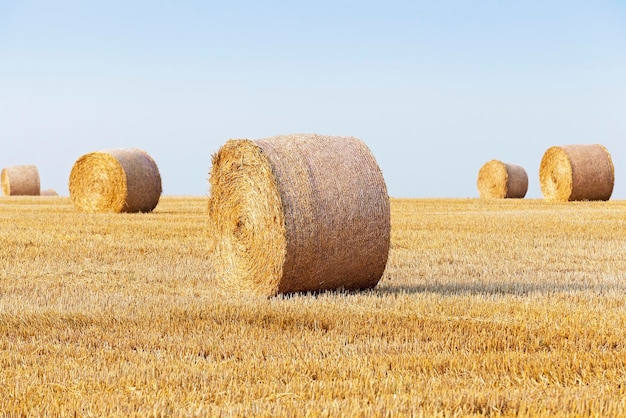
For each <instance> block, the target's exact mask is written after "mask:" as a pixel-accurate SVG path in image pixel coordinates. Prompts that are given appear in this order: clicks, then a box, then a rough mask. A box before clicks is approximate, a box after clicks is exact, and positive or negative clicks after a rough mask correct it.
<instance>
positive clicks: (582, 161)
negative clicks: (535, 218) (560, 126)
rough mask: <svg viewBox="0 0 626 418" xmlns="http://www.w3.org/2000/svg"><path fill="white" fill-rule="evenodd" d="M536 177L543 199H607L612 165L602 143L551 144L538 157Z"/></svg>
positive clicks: (612, 178) (612, 170) (609, 196)
mask: <svg viewBox="0 0 626 418" xmlns="http://www.w3.org/2000/svg"><path fill="white" fill-rule="evenodd" d="M539 181H540V183H541V192H542V193H543V196H544V198H545V199H546V200H551V201H560V202H567V201H575V200H609V199H610V198H611V194H612V193H613V185H614V183H615V169H614V167H613V161H612V159H611V155H610V154H609V152H608V151H607V149H606V148H605V147H604V146H602V145H599V144H594V145H566V146H562V147H551V148H549V149H548V150H547V151H546V152H545V154H544V155H543V158H542V159H541V165H540V167H539Z"/></svg>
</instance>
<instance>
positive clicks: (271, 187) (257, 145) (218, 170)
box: [208, 134, 391, 296]
mask: <svg viewBox="0 0 626 418" xmlns="http://www.w3.org/2000/svg"><path fill="white" fill-rule="evenodd" d="M209 183H210V195H209V205H208V209H209V210H208V212H209V239H210V242H211V244H210V251H211V256H212V258H213V269H214V271H213V273H214V274H215V276H216V278H217V279H218V281H220V282H221V284H223V285H224V286H225V287H226V288H229V289H231V290H238V291H248V292H253V293H257V294H261V295H265V296H273V295H277V294H284V293H294V292H307V291H323V290H335V289H346V290H357V289H367V288H372V287H374V286H376V284H377V283H378V281H379V280H380V278H381V276H382V274H383V272H384V270H385V266H386V263H387V257H388V253H389V246H390V229H391V226H390V225H391V222H390V203H389V196H388V194H387V187H386V185H385V181H384V179H383V176H382V172H381V170H380V168H379V167H378V164H377V163H376V160H375V158H374V156H373V155H372V153H371V152H370V150H369V148H368V147H367V146H366V145H365V143H363V142H362V141H361V140H359V139H357V138H353V137H337V136H322V135H312V134H296V135H283V136H277V137H271V138H266V139H260V140H255V141H252V140H248V139H234V140H229V141H227V142H226V143H225V144H224V145H223V146H222V147H221V148H220V150H219V151H218V152H217V153H216V154H214V155H213V157H212V167H211V171H210V174H209Z"/></svg>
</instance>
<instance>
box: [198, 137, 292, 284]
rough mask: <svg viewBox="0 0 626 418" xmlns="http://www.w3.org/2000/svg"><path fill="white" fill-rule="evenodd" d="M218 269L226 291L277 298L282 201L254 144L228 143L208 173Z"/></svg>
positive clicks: (281, 255)
mask: <svg viewBox="0 0 626 418" xmlns="http://www.w3.org/2000/svg"><path fill="white" fill-rule="evenodd" d="M209 183H210V188H211V193H210V198H209V207H208V211H209V236H210V238H211V242H212V248H211V253H212V258H213V264H214V268H215V270H216V272H217V276H218V279H219V280H220V282H221V284H222V285H224V286H225V287H226V288H228V289H232V290H237V291H245V292H254V293H258V294H266V295H273V294H276V293H277V292H278V285H279V282H280V278H281V277H282V267H283V263H284V260H285V248H286V240H285V225H284V218H283V211H282V203H281V199H280V195H279V192H278V187H277V185H276V180H275V178H274V173H273V172H272V166H271V164H270V162H269V160H268V159H267V157H266V156H265V155H264V154H263V151H262V150H261V148H260V147H259V146H258V145H257V144H255V143H254V142H253V141H250V140H245V139H244V140H229V141H228V142H226V144H224V145H223V146H222V147H221V148H220V150H219V151H218V152H217V153H216V154H215V155H213V158H212V168H211V172H210V174H209Z"/></svg>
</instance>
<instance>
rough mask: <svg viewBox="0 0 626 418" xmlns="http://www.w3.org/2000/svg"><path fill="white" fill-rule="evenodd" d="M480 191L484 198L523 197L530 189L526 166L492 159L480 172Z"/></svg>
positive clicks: (478, 184)
mask: <svg viewBox="0 0 626 418" xmlns="http://www.w3.org/2000/svg"><path fill="white" fill-rule="evenodd" d="M477 186H478V191H479V192H480V197H481V198H483V199H504V198H512V199H522V198H523V197H524V196H526V192H527V191H528V174H526V170H525V169H524V167H520V166H519V165H514V164H505V163H503V162H502V161H498V160H491V161H489V162H487V163H485V164H484V165H483V166H482V167H481V168H480V171H479V172H478V182H477Z"/></svg>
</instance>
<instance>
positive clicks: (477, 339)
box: [0, 196, 626, 417]
mask: <svg viewBox="0 0 626 418" xmlns="http://www.w3.org/2000/svg"><path fill="white" fill-rule="evenodd" d="M206 205H207V199H206V198H201V197H167V196H166V197H163V198H162V199H161V202H160V203H159V205H158V206H157V208H156V210H155V212H154V213H150V214H84V213H80V212H77V211H76V210H75V209H74V207H73V206H72V205H71V202H70V200H69V198H63V197H58V198H26V197H24V198H19V197H15V198H2V199H0V236H1V237H2V238H1V242H2V251H1V252H0V411H1V412H2V413H3V415H7V416H21V415H26V416H74V415H77V416H103V415H107V416H329V417H331V416H332V417H336V416H421V415H424V416H433V415H441V416H449V415H463V416H466V415H533V416H536V415H550V416H559V415H563V416H567V415H599V416H607V415H613V416H619V415H621V416H626V284H625V282H626V202H623V201H612V202H604V203H598V202H595V203H592V202H584V203H568V204H562V203H546V202H543V201H539V200H520V201H481V200H478V199H440V200H437V199H393V200H392V206H391V207H392V249H391V254H390V260H389V263H388V266H387V270H386V273H385V275H384V277H383V279H382V280H381V282H380V283H379V285H378V286H377V287H376V288H375V289H373V290H371V291H367V292H361V293H345V292H328V293H323V294H319V295H295V296H290V297H278V298H270V299H266V298H258V297H254V296H250V295H237V294H230V293H228V292H226V291H223V290H221V289H219V288H217V287H216V286H215V285H214V282H213V279H212V278H211V259H210V256H209V254H208V253H207V208H206Z"/></svg>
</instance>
